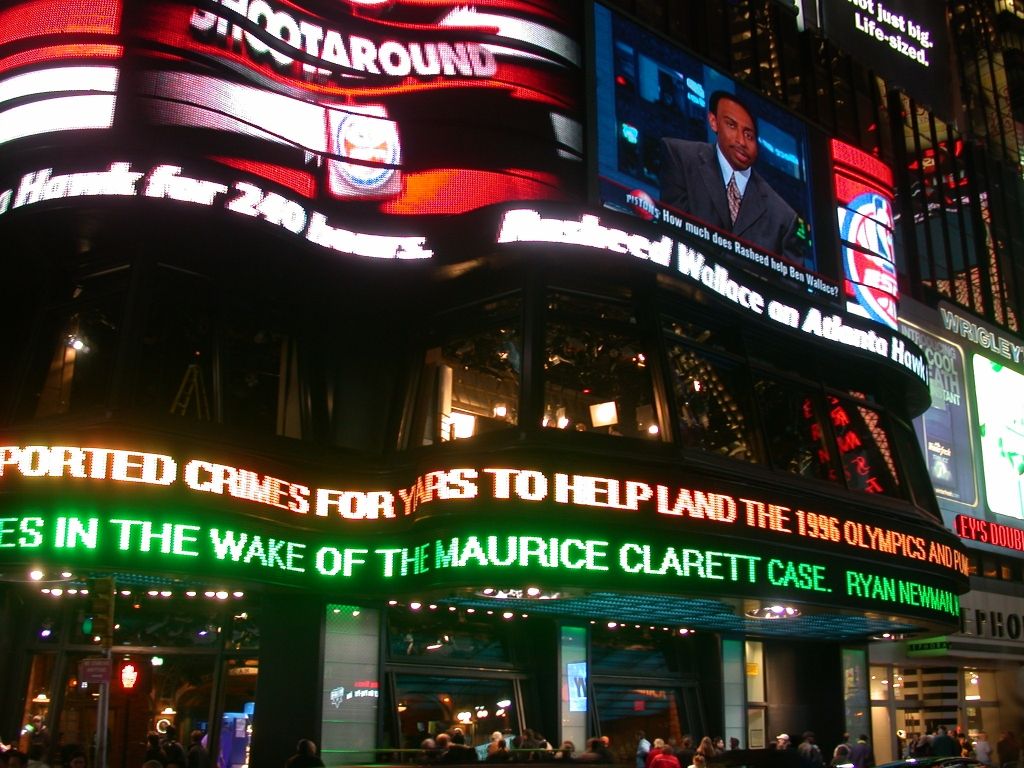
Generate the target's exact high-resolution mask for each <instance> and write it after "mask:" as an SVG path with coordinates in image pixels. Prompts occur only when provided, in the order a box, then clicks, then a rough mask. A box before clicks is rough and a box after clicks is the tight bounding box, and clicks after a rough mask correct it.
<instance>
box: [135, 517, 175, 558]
mask: <svg viewBox="0 0 1024 768" xmlns="http://www.w3.org/2000/svg"><path fill="white" fill-rule="evenodd" d="M173 529H174V526H172V525H171V524H170V523H164V524H163V525H161V526H160V530H159V532H157V531H156V527H155V526H154V525H153V524H152V523H151V522H149V521H148V520H145V521H143V523H142V533H141V534H140V537H139V538H140V539H141V541H140V544H141V546H140V549H141V550H142V551H143V552H150V551H152V548H153V540H154V539H155V540H156V541H157V542H159V544H160V551H161V552H162V553H163V554H165V555H169V554H171V534H172V533H173Z"/></svg>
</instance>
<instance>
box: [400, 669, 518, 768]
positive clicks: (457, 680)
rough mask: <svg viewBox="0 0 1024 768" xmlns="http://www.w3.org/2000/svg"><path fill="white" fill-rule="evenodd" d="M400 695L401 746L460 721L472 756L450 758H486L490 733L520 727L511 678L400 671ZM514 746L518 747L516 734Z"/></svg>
mask: <svg viewBox="0 0 1024 768" xmlns="http://www.w3.org/2000/svg"><path fill="white" fill-rule="evenodd" d="M395 698H396V699H397V701H396V704H397V706H396V709H397V711H398V720H399V724H400V727H401V741H402V743H401V744H399V745H397V746H399V747H403V748H405V749H418V748H419V746H420V744H422V742H423V740H424V739H425V738H427V736H433V735H435V734H438V733H441V732H443V731H446V730H448V729H449V728H452V727H455V726H457V727H458V728H460V729H461V730H462V732H463V733H464V734H465V741H466V745H467V750H466V752H467V756H466V758H465V759H460V760H455V759H452V758H454V755H452V756H449V760H446V762H449V761H450V762H453V763H454V762H460V763H468V762H477V760H482V759H483V758H484V757H485V756H486V753H487V743H488V741H489V737H490V735H491V733H493V732H494V731H501V732H503V733H504V732H505V731H510V732H518V728H517V727H516V722H517V718H516V713H515V707H514V702H515V700H516V697H515V695H514V691H513V683H512V681H511V680H484V679H474V678H468V677H452V676H449V675H437V676H433V675H395ZM478 747H479V749H477V748H478ZM509 747H510V748H513V749H514V748H515V743H514V740H513V743H512V744H510V745H509Z"/></svg>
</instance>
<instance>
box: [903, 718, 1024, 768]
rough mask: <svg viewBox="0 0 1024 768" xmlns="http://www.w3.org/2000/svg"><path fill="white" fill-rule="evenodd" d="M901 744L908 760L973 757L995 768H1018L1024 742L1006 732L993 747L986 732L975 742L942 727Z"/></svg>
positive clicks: (963, 734)
mask: <svg viewBox="0 0 1024 768" xmlns="http://www.w3.org/2000/svg"><path fill="white" fill-rule="evenodd" d="M902 744H903V757H905V758H910V757H933V756H934V757H970V758H973V759H975V760H977V761H978V762H979V763H981V764H983V765H990V766H992V768H1016V766H1018V765H1019V764H1020V757H1021V742H1020V741H1019V740H1018V739H1017V736H1016V735H1015V734H1014V733H1013V732H1012V731H1003V732H1002V733H1001V734H1000V736H999V739H998V740H997V741H996V743H995V744H994V745H993V744H992V742H990V741H989V738H988V733H986V732H985V731H979V732H978V734H977V735H976V736H975V737H974V738H973V739H972V738H971V737H970V736H968V735H967V734H966V733H964V732H963V731H961V730H959V729H956V730H953V731H950V730H949V729H948V728H946V727H945V726H944V725H940V726H938V727H937V728H936V729H935V730H934V731H933V732H931V733H908V734H906V736H905V738H903V740H902Z"/></svg>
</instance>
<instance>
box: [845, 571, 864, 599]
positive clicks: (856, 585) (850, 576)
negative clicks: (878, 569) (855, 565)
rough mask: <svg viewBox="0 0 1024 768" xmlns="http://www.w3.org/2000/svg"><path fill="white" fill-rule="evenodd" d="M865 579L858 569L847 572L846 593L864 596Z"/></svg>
mask: <svg viewBox="0 0 1024 768" xmlns="http://www.w3.org/2000/svg"><path fill="white" fill-rule="evenodd" d="M863 585H864V579H863V578H862V577H861V575H860V574H859V573H857V571H847V572H846V594H848V595H851V596H855V597H864V590H863Z"/></svg>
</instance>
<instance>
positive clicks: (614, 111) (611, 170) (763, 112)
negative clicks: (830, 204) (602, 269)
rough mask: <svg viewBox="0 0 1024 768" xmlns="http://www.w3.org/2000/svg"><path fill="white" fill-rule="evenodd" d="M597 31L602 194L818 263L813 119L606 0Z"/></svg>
mask: <svg viewBox="0 0 1024 768" xmlns="http://www.w3.org/2000/svg"><path fill="white" fill-rule="evenodd" d="M594 38H595V52H594V53H595V70H596V73H595V74H596V88H597V145H598V157H597V162H598V177H599V194H600V198H601V202H602V203H603V204H604V205H606V206H608V207H611V208H614V209H616V210H621V211H627V212H632V213H634V214H635V215H637V216H640V217H641V218H644V219H646V220H649V221H650V220H653V221H658V222H660V223H663V224H665V225H667V226H669V227H672V228H675V229H676V230H679V231H681V232H682V233H683V234H685V235H689V236H692V237H694V238H697V239H699V240H701V241H703V242H704V243H710V244H713V245H717V246H719V247H721V248H724V249H727V250H732V251H734V252H742V251H743V250H744V249H746V250H753V251H755V252H758V253H760V254H770V255H772V256H773V257H775V258H776V259H780V258H781V259H783V260H784V261H785V263H788V264H791V265H794V266H797V267H800V268H802V269H807V270H814V269H815V268H816V261H815V254H814V247H813V243H812V238H811V233H810V224H809V222H810V221H811V220H812V217H811V205H812V193H811V190H810V187H809V184H808V179H809V167H808V162H809V147H808V132H807V127H806V126H805V125H804V124H803V123H802V122H801V121H800V120H799V119H798V118H796V117H794V116H792V115H790V114H789V113H787V112H786V111H784V110H783V109H781V108H779V107H777V106H775V105H774V104H772V103H771V102H769V101H767V100H765V99H763V98H761V97H758V96H757V95H755V94H754V93H753V92H752V91H748V90H747V89H745V88H743V87H742V86H740V85H738V84H737V83H736V82H735V81H734V80H732V79H731V78H729V77H728V76H727V75H725V74H724V73H723V72H721V71H719V70H716V69H714V68H712V67H710V66H708V65H706V64H704V63H703V62H701V61H699V60H698V59H696V58H695V57H693V56H690V55H688V54H686V53H684V52H683V51H681V50H680V49H679V48H677V47H675V46H673V45H671V44H669V43H668V42H666V41H665V40H663V39H661V38H659V37H657V36H656V35H654V34H653V33H651V32H648V31H646V30H644V29H642V28H641V27H639V26H638V25H636V24H633V23H632V22H630V21H628V20H627V19H625V18H624V17H622V16H620V15H618V14H617V13H614V12H612V11H610V10H608V9H606V8H604V7H602V6H600V5H597V6H595V11H594ZM733 174H735V178H734V177H733ZM731 181H735V187H736V188H735V189H730V182H731ZM730 198H732V202H730Z"/></svg>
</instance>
